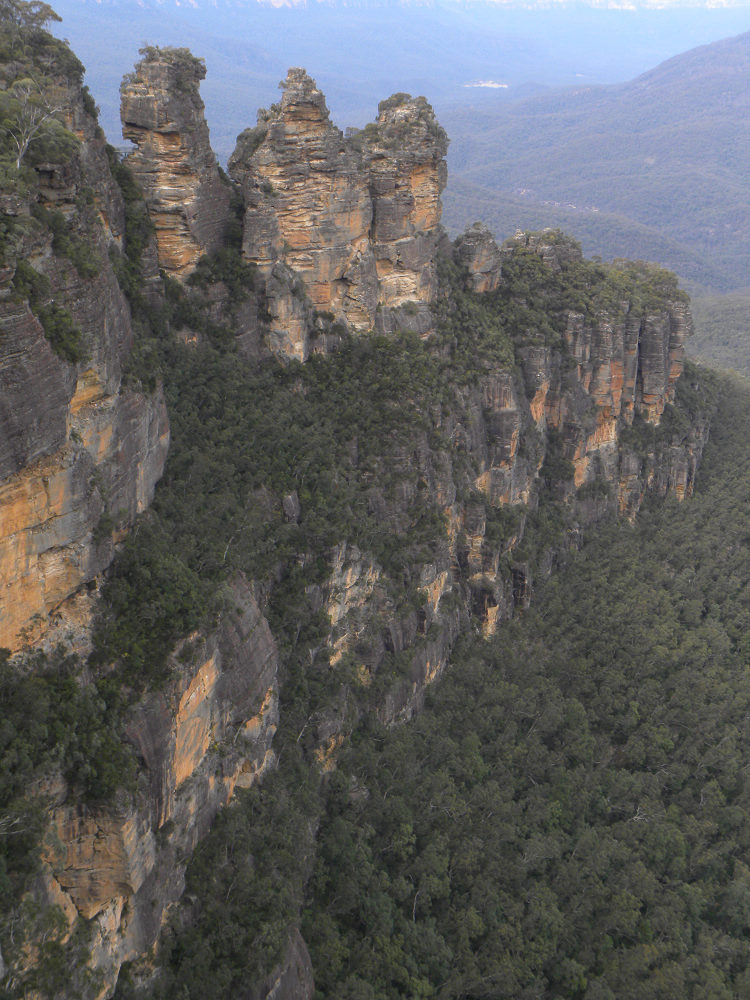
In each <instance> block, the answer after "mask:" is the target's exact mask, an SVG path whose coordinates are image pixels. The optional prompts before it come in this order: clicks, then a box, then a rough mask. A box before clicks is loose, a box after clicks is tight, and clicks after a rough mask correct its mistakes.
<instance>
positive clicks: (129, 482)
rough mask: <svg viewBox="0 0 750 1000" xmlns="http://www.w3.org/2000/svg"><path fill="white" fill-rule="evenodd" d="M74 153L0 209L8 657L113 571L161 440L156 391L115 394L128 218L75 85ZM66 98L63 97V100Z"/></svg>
mask: <svg viewBox="0 0 750 1000" xmlns="http://www.w3.org/2000/svg"><path fill="white" fill-rule="evenodd" d="M63 96H64V102H65V119H66V123H67V126H68V128H69V133H70V135H71V141H72V136H73V135H74V136H76V138H77V140H78V142H77V143H74V148H75V151H74V153H73V154H72V155H71V156H70V157H69V158H68V159H67V161H66V162H64V163H63V162H59V163H51V162H45V163H42V164H39V165H38V166H37V168H36V173H37V186H36V188H32V189H31V190H30V191H29V193H27V194H26V195H25V196H24V197H20V196H16V197H14V198H13V199H6V204H5V208H6V210H7V213H8V217H9V224H10V225H11V226H12V227H13V232H14V236H15V244H11V246H13V247H14V249H13V252H12V254H10V255H9V256H8V257H7V258H6V260H5V262H4V267H3V269H2V273H1V274H0V399H1V401H0V508H2V511H3V517H2V519H0V579H2V581H3V585H4V586H3V600H2V603H0V646H5V647H8V648H10V649H17V648H18V647H19V645H20V644H21V643H22V642H23V641H24V638H26V639H29V638H31V639H36V638H39V637H40V636H41V634H42V633H43V632H44V631H45V630H46V629H47V628H48V626H49V625H50V623H51V620H52V619H54V618H55V617H59V618H60V619H61V620H63V621H64V619H65V611H64V604H65V602H66V600H67V599H68V598H70V597H71V596H72V595H73V594H75V593H76V592H77V591H78V590H79V589H80V588H81V587H82V585H83V584H84V583H87V582H88V581H90V580H92V579H93V578H94V577H95V576H96V575H97V574H98V573H100V572H101V571H102V570H103V569H104V568H105V567H106V566H107V565H108V564H109V562H110V560H111V558H112V553H113V542H114V540H115V539H116V538H117V537H120V535H121V533H122V532H123V531H125V530H126V529H127V528H128V526H129V525H130V524H132V522H133V519H134V518H135V516H136V515H137V514H138V513H139V512H140V511H142V510H143V509H144V508H145V506H146V505H147V504H148V503H149V501H150V499H151V497H152V495H153V490H154V486H155V484H156V482H157V480H158V479H159V477H160V476H161V473H162V469H163V467H164V461H165V458H166V451H167V446H168V441H169V428H168V422H167V415H166V409H165V406H164V401H163V398H162V396H161V393H160V392H156V393H155V394H153V395H151V396H145V395H143V394H142V393H140V392H136V391H134V390H129V389H126V388H125V387H124V386H123V371H124V368H125V366H126V364H127V360H128V356H129V353H130V351H131V348H132V345H133V337H134V334H133V329H132V326H131V321H130V310H129V307H128V304H127V302H126V300H125V297H124V295H123V293H122V291H121V290H120V287H119V285H118V282H117V279H116V277H115V273H114V270H113V267H112V264H111V262H110V252H113V253H115V254H116V253H117V252H118V250H119V248H120V247H121V245H122V240H123V232H124V205H123V200H122V196H121V194H120V191H119V188H118V187H117V185H116V184H115V182H114V181H113V178H112V175H111V173H110V169H109V164H108V160H107V156H106V152H105V144H104V138H103V136H102V135H101V133H100V131H99V130H98V128H97V125H96V121H95V119H94V118H93V117H92V115H91V114H89V112H88V111H87V110H86V107H85V106H84V102H83V97H82V93H81V88H80V84H79V83H77V82H76V81H75V80H73V81H71V82H69V84H68V85H67V89H65V90H64V91H63ZM61 99H62V98H61Z"/></svg>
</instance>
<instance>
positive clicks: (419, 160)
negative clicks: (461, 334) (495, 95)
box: [229, 69, 447, 360]
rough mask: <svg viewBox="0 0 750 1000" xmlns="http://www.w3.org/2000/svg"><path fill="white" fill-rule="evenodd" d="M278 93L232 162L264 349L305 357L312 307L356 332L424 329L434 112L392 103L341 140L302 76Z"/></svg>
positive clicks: (435, 207)
mask: <svg viewBox="0 0 750 1000" xmlns="http://www.w3.org/2000/svg"><path fill="white" fill-rule="evenodd" d="M283 89H284V93H283V96H282V99H281V102H280V104H278V105H275V106H274V107H272V108H271V109H270V111H261V112H259V115H258V125H257V126H256V128H254V129H248V130H246V131H245V132H243V133H242V135H240V137H239V139H238V142H237V148H236V149H235V152H234V153H233V155H232V157H231V159H230V161H229V171H230V174H231V175H232V177H233V178H234V179H235V180H236V181H237V182H238V183H239V184H240V185H241V187H242V192H243V197H244V200H245V222H244V234H243V253H244V255H245V257H246V258H247V259H248V260H252V261H253V262H255V263H257V264H258V267H259V269H260V271H261V273H262V274H263V275H264V276H265V277H266V279H267V282H268V284H267V300H268V308H269V312H270V315H271V321H270V324H271V334H270V343H271V346H272V348H273V349H274V350H276V351H278V352H281V353H285V354H288V355H290V356H292V357H297V358H300V359H303V360H304V359H305V358H306V357H307V355H308V353H309V351H310V349H311V337H312V336H313V334H314V330H313V328H312V318H313V313H312V310H315V311H317V312H318V313H320V314H324V315H325V316H326V317H329V319H330V320H331V321H341V322H343V323H344V324H345V325H346V327H348V328H349V329H350V330H352V331H354V332H365V331H368V330H372V329H373V328H374V327H377V328H378V329H381V330H382V331H383V332H390V331H392V330H394V329H397V328H399V327H403V328H410V329H415V328H418V329H419V332H420V333H426V332H428V331H429V329H430V327H431V322H432V319H431V315H430V313H429V309H428V308H427V307H428V306H429V304H430V302H432V300H433V298H434V295H435V292H436V271H435V248H436V244H437V239H438V235H439V234H438V225H439V222H440V213H441V205H440V192H441V191H442V189H443V187H444V186H445V176H446V174H445V163H444V160H443V157H444V156H445V151H446V148H447V143H446V139H445V134H444V132H443V131H442V129H441V128H440V126H439V125H438V124H437V122H436V121H435V117H434V115H433V113H432V109H431V108H430V106H429V104H428V103H427V102H426V101H425V100H424V98H416V99H411V98H409V97H408V95H405V94H399V95H396V96H395V97H394V98H391V99H389V100H388V101H384V102H382V104H381V106H380V114H379V117H378V120H377V122H375V123H373V124H372V125H369V126H368V127H367V128H366V129H364V130H363V131H362V132H359V133H356V134H355V135H354V136H352V137H350V138H347V139H345V138H344V136H343V135H342V133H341V131H340V130H339V129H337V128H336V127H335V126H334V125H332V124H331V122H330V119H329V115H328V109H327V107H326V104H325V98H324V97H323V94H322V93H321V92H320V90H318V88H317V86H316V85H315V81H314V80H312V79H311V78H310V77H309V76H308V75H307V73H305V71H304V70H302V69H291V70H290V71H289V74H288V76H287V79H286V80H285V82H284V84H283ZM289 269H291V272H292V273H291V274H290V273H289ZM295 278H296V279H298V281H299V284H295ZM295 299H296V300H297V301H296V302H295ZM300 300H307V301H308V302H309V306H310V307H311V308H309V307H308V308H307V309H305V307H304V303H303V302H300ZM404 306H407V307H408V308H407V310H406V311H405V312H404V311H402V309H401V307H404Z"/></svg>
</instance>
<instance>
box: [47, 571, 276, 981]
mask: <svg viewBox="0 0 750 1000" xmlns="http://www.w3.org/2000/svg"><path fill="white" fill-rule="evenodd" d="M232 605H233V610H232V612H231V613H227V614H226V615H225V617H224V620H223V621H222V622H221V624H220V625H219V627H218V628H217V629H216V630H215V631H213V632H210V633H207V634H197V635H193V636H190V637H189V638H188V639H187V640H185V642H184V643H182V644H181V645H180V647H178V649H176V650H175V653H174V655H173V657H172V658H171V660H170V667H171V669H172V681H171V683H170V684H169V685H168V686H167V688H166V689H165V690H163V691H160V692H158V693H156V692H153V693H150V694H147V695H145V696H144V697H143V699H142V700H141V701H140V702H139V703H138V704H137V705H136V706H135V707H134V708H133V710H132V711H131V713H130V720H129V723H128V726H127V730H126V738H127V740H128V741H129V742H130V743H131V744H132V745H133V746H134V747H135V749H136V751H137V755H138V758H139V761H140V768H139V777H138V785H137V789H136V791H135V794H134V795H133V796H132V797H131V796H124V797H123V799H122V802H120V803H119V804H115V805H109V806H102V807H86V806H84V805H82V804H81V803H79V802H77V801H76V800H75V798H74V797H73V796H72V794H71V792H70V790H69V789H67V788H66V787H65V785H64V784H63V783H62V782H59V783H58V784H57V785H56V786H55V787H54V788H52V789H51V790H50V791H51V794H52V795H53V797H54V798H55V800H56V801H55V802H54V805H53V808H52V811H51V820H50V835H49V836H48V838H47V846H46V848H45V856H44V861H45V865H44V868H43V875H42V877H43V880H44V891H45V894H46V897H47V900H48V901H49V902H51V903H56V904H57V905H58V906H60V907H61V909H62V910H63V912H64V913H65V915H66V917H67V919H68V923H69V924H70V925H71V927H72V926H73V925H74V923H75V920H76V918H77V917H79V916H80V917H83V918H84V919H85V920H87V921H90V929H91V943H90V946H89V950H90V955H91V965H92V967H93V968H94V969H96V970H97V971H98V972H99V973H100V974H101V976H102V982H103V992H105V993H110V992H111V990H112V989H113V988H114V984H115V982H116V981H117V975H118V971H119V968H120V965H121V964H122V962H124V961H128V960H130V959H133V958H136V957H138V956H140V955H142V954H143V953H145V952H147V951H148V950H149V949H150V948H151V947H152V945H153V944H154V942H155V941H156V938H157V936H158V933H159V930H160V928H161V925H162V921H163V919H164V916H165V913H166V911H167V908H168V907H169V906H170V904H172V903H174V902H175V901H176V900H177V899H179V897H180V896H181V894H182V892H183V890H184V875H185V865H186V860H187V859H188V858H189V857H190V854H191V852H192V851H193V849H194V848H195V846H196V845H197V844H198V843H199V841H200V840H201V839H202V838H203V837H204V836H205V835H206V833H207V832H208V830H209V828H210V826H211V824H212V822H213V820H214V818H215V816H216V814H217V812H218V811H219V809H221V808H222V806H224V805H225V804H226V803H227V802H228V801H229V799H230V797H231V796H232V793H233V792H234V789H235V788H236V787H249V786H250V785H252V784H253V783H254V782H255V781H257V780H258V779H259V778H260V777H261V776H262V775H263V773H264V771H265V770H266V769H267V768H268V767H269V766H272V765H273V762H274V756H273V751H272V750H271V741H272V739H273V735H274V733H275V731H276V725H277V722H278V680H277V670H278V652H277V649H276V645H275V643H274V640H273V637H272V635H271V632H270V629H269V627H268V624H267V622H266V620H265V618H264V617H263V616H262V615H261V613H260V610H259V608H258V605H257V603H256V601H255V598H254V596H253V593H252V590H251V588H250V587H249V586H248V585H247V583H245V581H244V580H242V579H238V580H236V581H235V582H234V584H233V586H232Z"/></svg>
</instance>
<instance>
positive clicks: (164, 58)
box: [123, 45, 206, 94]
mask: <svg viewBox="0 0 750 1000" xmlns="http://www.w3.org/2000/svg"><path fill="white" fill-rule="evenodd" d="M138 53H139V55H140V56H141V57H142V58H141V62H140V63H136V68H135V72H134V73H130V74H128V75H127V76H126V77H125V79H124V81H123V86H124V85H125V84H126V83H128V82H130V81H132V80H133V79H136V78H137V76H138V71H139V69H140V67H141V66H142V65H143V64H144V63H148V62H164V63H167V65H168V66H170V67H171V68H172V70H173V79H174V88H175V90H176V92H177V93H184V94H189V93H194V92H195V93H197V85H198V82H199V81H200V80H203V79H204V78H205V76H206V63H205V60H203V59H199V58H198V57H197V56H194V55H193V53H192V52H191V51H190V49H186V48H173V47H172V46H164V47H160V46H158V45H144V46H143V47H142V48H140V49H139V50H138Z"/></svg>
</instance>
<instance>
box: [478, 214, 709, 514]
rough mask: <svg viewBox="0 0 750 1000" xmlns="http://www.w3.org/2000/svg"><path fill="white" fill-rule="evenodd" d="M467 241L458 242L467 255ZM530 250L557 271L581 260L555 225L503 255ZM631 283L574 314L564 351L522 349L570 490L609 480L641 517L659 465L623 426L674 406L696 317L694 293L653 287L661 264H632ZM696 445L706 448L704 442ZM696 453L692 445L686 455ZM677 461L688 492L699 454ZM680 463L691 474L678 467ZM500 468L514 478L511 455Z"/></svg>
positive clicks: (660, 278) (538, 410)
mask: <svg viewBox="0 0 750 1000" xmlns="http://www.w3.org/2000/svg"><path fill="white" fill-rule="evenodd" d="M464 246H465V243H459V255H460V254H461V252H462V247H464ZM528 250H531V251H532V252H534V253H535V254H537V255H538V256H539V257H540V258H541V259H542V261H543V262H544V264H545V266H546V267H548V268H549V269H550V270H552V271H554V272H564V271H565V270H566V269H568V268H570V267H575V265H576V264H577V263H579V262H580V261H581V260H582V254H581V250H580V247H579V246H578V245H577V244H576V243H575V241H573V240H570V239H568V238H566V237H563V236H562V235H561V234H560V233H558V232H555V231H552V230H548V231H545V232H543V233H535V234H520V235H518V236H516V237H515V238H514V239H513V240H509V241H508V242H507V243H506V244H505V246H504V249H503V253H504V254H505V255H506V257H510V256H512V255H513V253H517V252H524V251H528ZM667 277H669V276H667ZM628 280H629V282H630V286H629V292H628V293H627V295H626V296H625V297H624V298H623V300H622V301H620V302H619V303H618V304H617V305H616V306H615V307H614V308H610V309H609V310H608V311H601V312H600V313H599V314H598V315H597V316H595V317H594V318H593V319H592V317H591V316H590V315H589V316H588V317H586V316H584V315H583V314H582V313H579V312H576V311H574V310H572V309H568V310H566V311H565V314H564V316H563V321H564V332H563V341H564V348H565V351H564V354H561V353H560V352H559V351H555V350H553V349H552V348H551V347H550V346H545V345H538V344H537V345H535V344H529V345H527V344H524V343H523V342H522V343H521V344H520V345H519V348H518V353H519V359H520V362H521V367H522V370H523V375H524V384H525V391H526V397H527V399H528V406H529V413H530V416H531V419H532V420H533V422H534V424H535V426H536V428H537V429H538V430H539V431H540V432H541V433H542V434H544V435H548V434H549V431H550V430H551V431H553V432H554V433H555V434H557V435H558V439H559V442H560V448H561V457H562V458H564V459H565V460H567V461H569V462H570V463H572V466H573V477H572V480H571V484H570V486H571V488H572V487H576V488H578V487H584V486H586V485H587V484H589V485H591V484H594V483H595V482H597V483H599V484H600V485H601V486H604V485H606V486H607V488H608V489H610V488H611V489H612V495H613V497H616V501H617V505H618V507H619V509H620V511H621V512H623V513H627V514H629V515H632V514H634V513H635V512H636V511H637V509H638V507H639V505H640V501H641V499H642V497H643V494H644V491H645V490H646V489H648V488H651V487H652V486H653V485H654V474H653V470H652V471H649V469H650V466H651V465H653V461H654V460H653V457H652V459H651V460H649V461H646V463H645V464H644V463H643V461H642V459H639V458H636V456H635V455H634V453H633V452H632V450H631V449H630V448H629V447H628V444H627V435H626V436H625V439H624V440H623V435H622V432H623V430H624V429H626V428H629V427H631V426H632V425H633V423H634V421H636V422H637V421H641V422H645V423H647V424H651V425H656V424H658V423H659V421H660V419H661V416H662V414H663V413H664V408H665V406H666V405H667V404H668V403H670V402H671V401H672V400H673V399H674V393H675V386H676V383H677V379H678V378H679V376H680V374H681V372H682V369H683V360H684V344H685V340H686V338H687V337H688V336H689V335H690V333H691V330H692V321H691V318H690V311H689V308H688V305H687V300H686V298H685V296H684V294H683V293H681V292H679V291H678V290H677V288H676V285H674V284H673V283H672V281H671V279H670V281H669V282H668V287H665V288H661V290H660V294H659V295H654V294H653V293H654V289H655V288H657V287H659V285H660V283H662V282H664V281H665V272H663V271H661V270H660V269H659V268H658V267H656V266H651V265H646V264H638V265H628ZM510 410H512V405H511V406H510V407H509V408H508V409H507V411H506V412H507V416H506V419H512V418H511V416H510ZM506 436H507V435H506ZM631 437H632V436H631ZM694 443H695V444H696V446H697V444H698V442H697V440H696V442H694ZM509 447H510V448H511V450H512V445H510V446H509ZM691 450H692V449H691V447H687V452H690V451H691ZM699 453H700V448H698V454H699ZM686 454H687V453H686ZM657 464H658V463H657ZM671 464H672V466H673V474H672V476H671V478H670V477H668V478H670V481H671V482H673V484H674V490H675V492H676V493H677V494H678V495H681V496H682V495H688V494H689V492H690V489H691V488H692V477H693V474H694V461H693V459H692V458H690V457H686V458H685V461H684V463H680V462H677V465H676V466H675V464H674V462H672V463H671ZM636 466H637V467H638V472H636V471H635V467H636ZM678 466H679V467H680V468H682V469H683V472H678V471H677V467H678ZM501 467H504V468H505V469H506V475H507V469H508V465H507V462H506V463H504V464H503V463H501ZM691 470H692V471H691ZM657 479H658V477H657ZM634 480H637V481H638V482H639V484H640V486H639V487H637V488H636V487H635V486H634ZM659 482H661V480H659ZM478 485H481V486H482V488H483V489H485V490H487V491H488V494H489V496H490V497H491V498H492V500H493V502H498V501H499V502H505V500H506V498H507V493H503V492H502V490H501V491H500V492H498V489H497V487H496V486H493V485H491V482H489V481H488V482H487V483H482V484H478ZM670 488H671V487H670ZM664 489H667V487H666V486H665V487H664Z"/></svg>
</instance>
